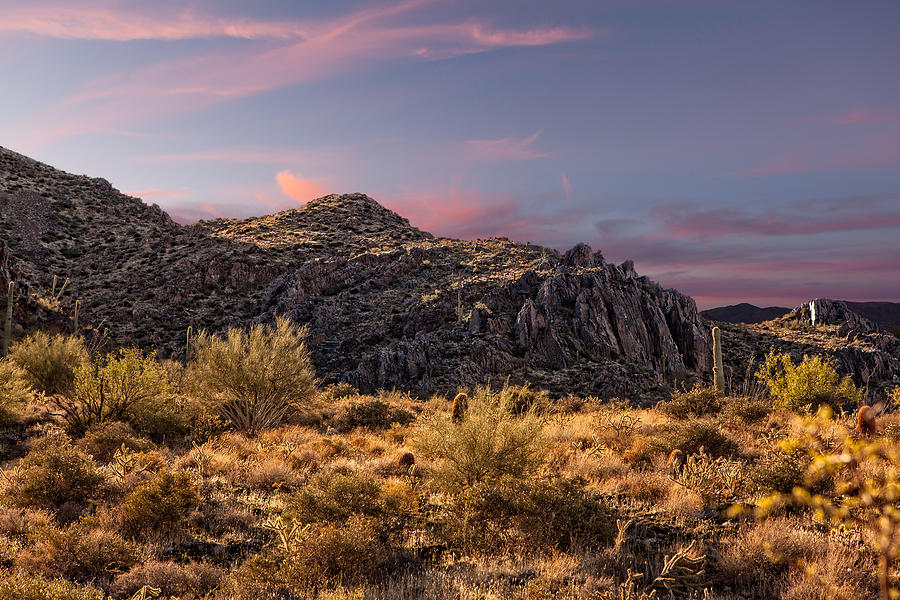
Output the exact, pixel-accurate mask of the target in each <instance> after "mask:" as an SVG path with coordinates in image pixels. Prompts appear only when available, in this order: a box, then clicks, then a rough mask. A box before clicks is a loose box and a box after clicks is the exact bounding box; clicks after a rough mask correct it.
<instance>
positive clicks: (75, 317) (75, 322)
mask: <svg viewBox="0 0 900 600" xmlns="http://www.w3.org/2000/svg"><path fill="white" fill-rule="evenodd" d="M80 306H81V301H80V300H76V301H75V314H74V315H73V317H72V333H78V307H80Z"/></svg>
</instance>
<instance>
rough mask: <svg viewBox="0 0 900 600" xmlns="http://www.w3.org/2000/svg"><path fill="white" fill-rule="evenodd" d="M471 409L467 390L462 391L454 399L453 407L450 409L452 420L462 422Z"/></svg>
mask: <svg viewBox="0 0 900 600" xmlns="http://www.w3.org/2000/svg"><path fill="white" fill-rule="evenodd" d="M468 410H469V396H468V395H467V394H466V393H465V392H460V393H459V394H457V395H456V397H455V398H454V399H453V408H452V409H451V411H450V420H451V421H453V422H454V423H462V422H463V420H464V419H465V418H466V412H467V411H468Z"/></svg>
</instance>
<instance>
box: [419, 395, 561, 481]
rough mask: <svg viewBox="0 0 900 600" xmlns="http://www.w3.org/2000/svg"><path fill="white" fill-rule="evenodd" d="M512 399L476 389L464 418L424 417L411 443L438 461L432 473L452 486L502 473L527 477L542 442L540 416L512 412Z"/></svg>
mask: <svg viewBox="0 0 900 600" xmlns="http://www.w3.org/2000/svg"><path fill="white" fill-rule="evenodd" d="M511 399H513V397H511V396H509V395H507V396H504V395H500V394H494V393H491V392H490V391H489V390H479V391H478V392H477V393H476V394H474V395H473V396H472V398H471V399H470V401H469V408H468V411H467V412H466V415H465V418H464V419H463V420H462V421H460V422H459V423H454V422H453V421H452V420H451V419H450V418H449V417H448V416H447V415H443V414H435V415H431V416H429V417H428V418H426V419H425V420H424V422H423V423H422V425H421V426H420V427H419V430H418V431H417V433H416V436H415V440H414V444H415V445H416V447H417V448H418V449H419V450H420V451H421V452H422V453H423V454H425V455H427V456H431V457H434V458H435V459H437V464H436V465H435V470H434V474H435V475H436V476H437V478H438V479H439V480H440V481H442V482H443V483H445V484H448V485H450V486H451V487H458V486H466V485H471V484H473V483H476V482H478V481H482V480H488V479H495V478H498V477H501V476H503V475H506V474H510V475H519V476H523V477H525V476H528V475H529V474H530V473H532V472H534V470H535V469H536V468H537V467H538V466H539V465H540V463H541V462H542V460H543V457H544V450H545V448H546V444H545V442H544V439H543V435H542V432H541V428H542V424H543V422H542V419H541V417H540V415H538V414H537V412H536V411H535V410H527V411H525V412H523V413H521V414H518V415H516V414H513V412H512V410H511V407H510V406H509V404H508V402H510V401H511Z"/></svg>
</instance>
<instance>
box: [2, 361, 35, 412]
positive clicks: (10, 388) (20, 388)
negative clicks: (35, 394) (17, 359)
mask: <svg viewBox="0 0 900 600" xmlns="http://www.w3.org/2000/svg"><path fill="white" fill-rule="evenodd" d="M30 396H31V389H30V388H29V387H28V384H27V383H26V382H25V377H24V373H23V371H22V369H21V368H19V366H18V365H17V364H16V363H14V362H12V361H11V360H9V359H0V425H6V424H9V423H11V422H13V421H15V420H16V418H17V414H18V409H19V407H20V406H21V405H22V404H23V403H25V402H26V401H27V400H28V398H29V397H30Z"/></svg>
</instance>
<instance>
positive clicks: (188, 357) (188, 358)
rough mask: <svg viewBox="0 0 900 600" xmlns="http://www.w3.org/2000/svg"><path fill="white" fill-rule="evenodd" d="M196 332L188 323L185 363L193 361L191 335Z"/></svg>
mask: <svg viewBox="0 0 900 600" xmlns="http://www.w3.org/2000/svg"><path fill="white" fill-rule="evenodd" d="M193 334H194V328H193V327H192V326H191V325H188V328H187V336H186V337H185V343H184V364H188V363H189V362H191V336H192V335H193Z"/></svg>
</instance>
